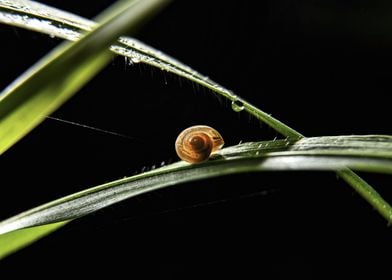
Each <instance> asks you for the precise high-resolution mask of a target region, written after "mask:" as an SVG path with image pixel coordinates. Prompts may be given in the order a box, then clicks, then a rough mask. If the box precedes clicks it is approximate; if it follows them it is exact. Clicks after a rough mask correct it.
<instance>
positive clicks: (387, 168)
mask: <svg viewBox="0 0 392 280" xmlns="http://www.w3.org/2000/svg"><path fill="white" fill-rule="evenodd" d="M378 144H380V145H378ZM391 149H392V137H385V136H383V137H381V136H369V137H366V136H364V137H358V136H356V137H355V138H353V137H325V138H323V137H318V138H309V139H308V138H305V139H302V140H300V141H298V142H296V143H292V142H287V141H284V140H282V141H264V142H253V143H245V144H241V145H236V146H232V147H228V148H225V149H222V150H221V151H220V152H219V154H217V156H216V157H215V159H214V160H210V161H208V162H205V163H202V164H197V165H190V164H187V163H185V162H177V163H174V164H171V165H168V166H165V167H162V168H159V169H155V170H153V171H149V172H146V173H143V174H139V175H136V176H132V177H129V178H124V179H121V180H117V181H114V182H111V183H108V184H104V185H101V186H98V187H94V188H91V189H87V190H85V191H82V192H79V193H76V194H73V195H70V196H67V197H64V198H61V199H59V200H55V201H53V202H50V203H48V204H45V205H42V206H40V207H37V208H34V209H32V210H29V211H27V212H24V213H21V214H19V215H17V216H15V217H12V218H10V219H8V220H5V221H3V222H1V223H0V234H4V233H7V232H10V231H14V230H18V229H21V228H25V227H32V226H37V225H42V224H47V223H54V222H60V221H66V220H70V219H75V218H78V217H81V216H84V215H87V214H89V213H92V212H94V211H97V210H99V209H102V208H104V207H107V206H108V205H111V204H113V203H117V202H119V201H122V200H124V199H127V198H129V197H132V196H135V195H138V194H141V193H145V192H148V191H152V190H155V189H159V188H163V187H166V186H171V185H176V184H180V183H184V182H189V181H193V180H200V179H205V178H211V177H215V176H223V175H226V174H234V173H242V172H256V171H271V170H280V171H285V170H344V169H345V168H346V167H347V166H348V167H350V168H353V169H356V170H362V171H372V172H384V173H390V174H392V152H391ZM390 213H392V212H390ZM1 243H2V239H1V235H0V248H1ZM0 250H1V249H0Z"/></svg>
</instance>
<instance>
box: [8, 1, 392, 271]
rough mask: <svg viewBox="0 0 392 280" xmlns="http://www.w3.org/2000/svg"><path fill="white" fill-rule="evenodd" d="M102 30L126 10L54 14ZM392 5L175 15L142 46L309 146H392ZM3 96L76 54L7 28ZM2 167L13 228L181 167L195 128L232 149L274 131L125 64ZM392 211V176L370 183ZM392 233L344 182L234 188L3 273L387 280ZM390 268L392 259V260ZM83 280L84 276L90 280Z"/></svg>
mask: <svg viewBox="0 0 392 280" xmlns="http://www.w3.org/2000/svg"><path fill="white" fill-rule="evenodd" d="M43 2H45V3H48V4H50V5H53V6H55V7H58V8H61V9H65V10H68V11H71V12H74V13H77V14H79V15H82V16H85V17H87V18H93V17H94V16H95V15H97V14H98V13H99V12H100V11H102V10H103V9H104V8H106V7H107V6H108V5H109V4H110V3H111V2H113V1H104V0H99V1H93V2H91V3H90V2H89V3H88V4H87V2H86V3H84V2H82V1H49V0H47V1H43ZM391 13H392V4H391V3H390V1H374V0H373V1H370V0H368V1H365V0H364V1H358V0H357V1H290V0H270V1H261V3H259V2H257V1H234V0H232V1H190V0H188V1H174V2H173V3H172V4H171V5H170V6H169V7H168V8H167V9H165V10H164V11H163V12H162V13H160V14H159V15H158V16H157V17H155V18H154V19H153V20H152V21H150V22H149V23H147V24H146V25H145V26H144V27H143V28H142V29H141V30H140V32H139V33H138V34H136V35H135V37H136V38H139V39H140V40H142V41H144V42H145V43H148V44H150V45H152V46H154V47H156V48H158V49H160V50H162V51H164V52H166V53H168V54H169V55H172V56H174V57H176V58H177V59H179V60H180V61H182V62H184V63H186V64H188V65H190V66H191V67H193V68H195V69H196V70H198V71H200V72H201V73H203V74H205V75H207V76H209V77H210V78H212V79H213V80H215V81H217V82H219V83H220V84H222V85H224V86H225V87H227V88H229V89H232V90H234V92H235V93H237V94H238V95H240V96H242V97H244V98H245V99H246V100H248V101H250V102H251V103H252V104H254V105H256V106H258V107H260V108H261V109H263V110H265V111H266V112H268V113H271V114H272V115H273V116H275V117H277V118H278V119H280V120H282V121H283V122H285V123H286V124H288V125H290V126H292V127H293V128H295V129H296V130H298V131H300V132H301V133H303V134H305V135H306V136H321V135H350V134H392V130H391V126H390V122H389V121H390V103H389V92H390V89H391V85H390V80H391V74H392V73H391V70H390V67H391V65H392V63H391V62H392V58H391V53H392V52H391V49H390V48H391V46H392V22H391V20H390V15H391ZM0 34H1V48H2V51H1V52H0V55H1V57H0V58H1V67H0V88H4V87H5V86H7V85H8V84H9V83H10V82H12V81H13V80H14V79H15V78H16V77H17V76H18V75H19V74H21V73H22V72H23V71H24V70H25V69H27V68H28V67H29V66H30V65H32V64H33V63H34V62H35V61H37V60H38V59H39V58H41V57H42V56H43V55H44V54H46V53H47V52H48V51H49V50H51V49H52V48H53V47H55V46H56V45H57V44H58V43H59V42H60V40H57V39H52V38H50V37H49V36H47V35H41V34H37V33H33V32H30V31H25V30H21V29H18V28H14V27H9V26H4V25H2V26H1V27H0ZM53 116H55V117H58V118H63V119H66V120H70V121H75V122H78V123H83V124H87V125H91V126H94V127H98V128H101V129H106V130H110V131H115V132H118V133H122V134H124V135H128V136H131V137H133V138H134V139H133V140H129V139H124V138H120V137H115V136H112V135H108V134H103V133H99V132H95V131H91V130H88V129H83V128H80V127H76V126H71V125H68V124H64V123H60V122H56V121H53V120H46V121H45V122H44V123H43V124H42V125H40V126H39V127H38V128H36V129H35V130H34V131H33V132H32V133H30V134H29V135H28V136H27V137H25V138H24V139H23V140H22V141H20V142H19V143H18V144H17V145H15V146H14V147H13V148H12V149H10V150H9V151H7V152H6V153H5V154H4V155H2V157H1V158H0V168H1V184H0V186H1V190H0V191H1V195H0V219H4V218H7V217H9V216H11V215H14V214H17V213H19V212H20V211H23V210H26V209H28V208H30V207H34V206H37V205H39V204H41V203H44V202H47V201H50V200H52V199H55V198H58V197H61V196H63V195H66V194H70V193H73V192H75V191H78V190H82V189H85V188H87V187H92V186H95V185H98V184H102V183H105V182H109V181H112V180H115V179H118V178H122V177H124V176H129V175H132V174H135V173H138V172H141V171H144V170H148V169H151V168H153V166H159V165H161V164H162V163H170V162H173V161H176V160H177V158H176V155H175V152H174V147H173V146H174V141H175V138H176V136H177V134H178V133H179V132H180V131H181V130H182V129H184V128H185V127H187V126H190V125H194V124H207V125H210V126H213V127H215V128H216V129H218V130H219V131H220V132H221V134H222V135H223V137H224V138H225V141H226V145H234V144H237V143H239V142H240V141H253V140H262V139H273V138H274V137H275V136H278V137H279V135H277V134H276V133H275V132H274V131H273V130H272V129H270V128H268V127H266V126H265V125H260V124H259V123H258V122H257V121H255V120H254V119H252V118H249V117H248V116H247V115H246V114H244V113H235V112H233V111H232V110H231V108H230V105H229V104H227V102H226V101H224V100H222V99H221V98H218V97H216V96H215V95H214V94H211V93H210V92H209V91H208V90H205V89H201V88H199V87H198V86H195V85H194V84H192V83H190V82H188V81H185V80H183V79H181V78H178V77H175V76H173V75H171V74H168V73H163V72H162V71H160V70H157V69H152V68H151V67H149V66H145V65H141V64H136V65H127V64H126V63H125V62H124V59H123V58H113V60H112V62H111V63H110V65H108V67H106V68H105V70H104V71H102V72H101V73H100V74H99V75H98V76H97V77H95V78H94V79H93V80H92V81H91V82H90V83H89V84H88V85H87V86H85V87H84V88H83V89H82V90H81V92H80V93H78V94H77V95H76V96H75V97H74V98H72V99H71V100H70V101H69V102H67V103H66V104H65V105H64V106H63V107H62V108H60V109H59V110H58V111H56V112H55V113H54V114H53ZM361 175H363V176H364V178H366V179H367V180H368V181H369V182H370V183H371V184H373V185H374V186H375V187H376V189H377V190H378V191H380V193H381V194H383V195H384V196H385V198H386V199H387V200H389V201H392V192H391V190H390V187H391V186H390V185H391V184H390V183H391V178H390V176H384V175H374V174H361ZM391 249H392V231H391V228H390V227H389V226H388V225H387V222H386V221H385V220H384V219H382V218H381V217H380V216H379V215H378V214H377V212H376V211H374V210H373V209H372V208H371V206H369V205H368V204H367V203H366V202H365V201H364V200H362V199H361V198H360V197H359V196H358V195H357V194H356V193H355V192H354V191H353V190H352V189H351V188H350V187H349V186H347V185H346V184H345V183H344V182H342V181H341V180H339V179H337V178H336V175H335V174H333V173H330V172H273V173H259V174H242V175H235V176H234V175H233V176H227V177H222V178H216V179H211V180H205V181H199V182H194V183H189V184H183V185H178V186H176V187H172V188H168V189H165V190H159V191H156V192H153V193H148V194H144V195H141V196H139V197H136V198H132V199H129V200H127V201H124V202H122V203H119V204H116V205H114V206H111V207H108V208H106V209H103V210H102V211H99V212H97V213H94V214H92V215H90V216H88V217H85V218H82V219H79V220H77V221H75V222H73V223H72V224H70V225H68V226H66V227H64V228H63V229H61V230H59V231H57V232H55V233H54V234H52V235H50V236H48V237H47V238H44V239H42V240H41V241H40V242H37V243H35V244H33V245H32V246H30V247H29V248H27V249H25V250H22V251H20V252H18V253H16V254H14V255H12V256H10V257H8V258H7V259H5V260H4V261H2V262H1V263H0V271H3V272H4V273H6V272H12V273H13V275H14V276H18V275H19V274H23V273H26V271H25V270H24V269H23V267H24V266H26V265H31V268H29V270H28V273H29V274H30V276H31V275H32V276H37V275H40V276H43V275H50V274H49V272H45V271H47V269H49V268H50V269H55V270H56V271H58V273H60V274H61V275H65V274H67V275H70V276H73V275H75V276H76V275H77V274H78V273H80V274H82V275H85V276H103V275H111V276H113V278H116V277H115V276H118V277H119V276H120V275H125V276H126V277H127V278H128V277H129V278H150V277H155V278H157V279H171V278H182V279H187V278H207V277H216V278H218V277H219V278H226V277H227V276H232V277H233V276H234V277H236V278H243V279H254V278H259V279H287V278H289V277H290V278H293V277H301V278H302V279H320V278H322V277H323V276H325V277H334V278H336V277H344V276H346V277H350V278H354V277H357V276H364V275H366V274H369V276H370V275H371V276H372V278H374V277H377V276H381V275H383V273H386V272H387V271H388V266H389V259H388V257H387V256H388V253H389V252H390V251H391ZM383 253H386V254H387V256H386V257H383ZM78 270H79V272H77V271H78Z"/></svg>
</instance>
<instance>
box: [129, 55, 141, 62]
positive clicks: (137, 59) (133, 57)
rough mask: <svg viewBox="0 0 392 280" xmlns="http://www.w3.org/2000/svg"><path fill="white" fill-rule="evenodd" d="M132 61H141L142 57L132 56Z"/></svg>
mask: <svg viewBox="0 0 392 280" xmlns="http://www.w3.org/2000/svg"><path fill="white" fill-rule="evenodd" d="M131 61H132V63H139V62H140V59H139V58H138V57H135V56H132V57H131Z"/></svg>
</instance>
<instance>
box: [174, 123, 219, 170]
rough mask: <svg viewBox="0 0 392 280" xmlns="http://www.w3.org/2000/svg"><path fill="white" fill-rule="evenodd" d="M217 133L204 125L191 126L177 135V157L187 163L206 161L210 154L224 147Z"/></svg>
mask: <svg viewBox="0 0 392 280" xmlns="http://www.w3.org/2000/svg"><path fill="white" fill-rule="evenodd" d="M224 143H225V142H224V141H223V138H222V136H221V135H220V134H219V132H218V131H216V130H215V129H213V128H212V127H209V126H206V125H195V126H191V127H189V128H187V129H185V130H184V131H182V132H181V133H180V135H178V137H177V140H176V152H177V155H178V156H179V157H180V158H181V159H182V160H184V161H187V162H189V163H200V162H203V161H206V160H208V158H209V157H210V155H211V153H213V152H215V151H217V150H219V149H220V148H222V146H223V145H224Z"/></svg>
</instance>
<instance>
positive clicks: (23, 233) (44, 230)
mask: <svg viewBox="0 0 392 280" xmlns="http://www.w3.org/2000/svg"><path fill="white" fill-rule="evenodd" d="M66 223H67V222H59V223H52V224H47V225H42V226H37V227H33V228H25V229H20V230H17V231H13V232H9V233H6V234H4V235H1V238H0V239H1V242H0V243H1V247H0V260H1V259H3V258H5V257H6V256H8V255H10V254H12V253H14V252H16V251H18V250H20V249H22V248H24V247H26V246H28V245H30V244H31V243H33V242H35V241H37V240H38V239H41V238H42V237H45V236H46V235H48V234H50V233H51V232H53V231H55V230H57V229H59V228H60V227H62V226H64V225H65V224H66Z"/></svg>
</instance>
